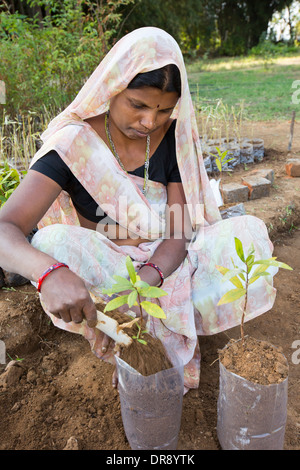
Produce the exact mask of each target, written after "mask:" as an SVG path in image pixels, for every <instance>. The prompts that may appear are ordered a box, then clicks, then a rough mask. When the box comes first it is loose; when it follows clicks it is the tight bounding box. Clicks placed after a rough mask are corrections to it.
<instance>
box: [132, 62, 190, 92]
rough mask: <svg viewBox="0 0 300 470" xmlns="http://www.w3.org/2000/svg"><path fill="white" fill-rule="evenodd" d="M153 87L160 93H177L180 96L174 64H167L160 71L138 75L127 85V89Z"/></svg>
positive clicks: (179, 85) (176, 69)
mask: <svg viewBox="0 0 300 470" xmlns="http://www.w3.org/2000/svg"><path fill="white" fill-rule="evenodd" d="M145 87H154V88H159V90H161V91H166V92H172V91H175V92H176V93H178V96H181V79H180V72H179V69H178V67H177V65H175V64H168V65H165V66H164V67H161V68H160V69H156V70H151V71H150V72H145V73H139V74H137V75H136V76H135V77H134V78H133V80H131V82H130V83H129V85H128V86H127V88H131V89H136V88H145Z"/></svg>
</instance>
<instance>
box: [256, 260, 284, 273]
mask: <svg viewBox="0 0 300 470" xmlns="http://www.w3.org/2000/svg"><path fill="white" fill-rule="evenodd" d="M253 264H263V265H265V266H275V267H277V268H283V269H288V270H290V271H293V268H291V267H290V266H289V265H288V264H285V263H281V262H280V261H275V259H274V258H269V259H262V260H260V261H255V262H254V263H253Z"/></svg>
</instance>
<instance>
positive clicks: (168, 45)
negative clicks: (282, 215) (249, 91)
mask: <svg viewBox="0 0 300 470" xmlns="http://www.w3.org/2000/svg"><path fill="white" fill-rule="evenodd" d="M167 64H175V65H177V67H178V68H179V71H180V75H181V97H180V99H179V101H178V103H177V105H176V107H175V109H174V112H173V114H172V118H174V119H175V118H176V119H177V123H176V129H175V138H176V154H177V162H178V167H179V171H180V174H181V179H182V184H183V188H184V192H185V197H186V202H187V207H188V210H189V214H190V218H191V222H192V225H193V228H194V230H197V227H199V226H200V225H209V224H213V223H215V222H216V221H218V220H220V213H219V210H218V207H217V204H216V201H215V199H214V196H213V193H212V191H211V188H210V184H209V180H208V177H207V173H206V170H205V167H204V163H203V158H202V153H201V147H200V139H199V134H198V129H197V123H196V118H195V113H194V109H193V104H192V99H191V95H190V91H189V86H188V79H187V73H186V69H185V65H184V61H183V57H182V53H181V51H180V48H179V46H178V44H177V42H176V41H175V40H174V38H173V37H172V36H170V35H169V34H168V33H166V32H165V31H163V30H161V29H159V28H154V27H145V28H139V29H137V30H135V31H133V32H131V33H129V34H127V35H126V36H124V37H123V38H122V39H120V40H119V41H118V42H117V43H116V44H115V46H114V47H113V48H112V49H111V50H110V51H109V52H108V54H107V55H106V56H105V58H104V59H103V60H102V61H101V63H100V64H99V66H98V67H97V68H96V70H95V71H94V72H93V73H92V75H91V76H90V78H89V79H88V80H87V81H86V83H85V84H84V86H83V87H82V89H81V90H80V92H79V93H78V95H77V96H76V98H75V99H74V101H73V102H72V103H71V104H70V105H69V106H68V107H67V108H66V109H65V110H64V111H63V112H62V113H60V114H59V115H58V116H57V117H56V118H54V119H53V120H52V121H51V122H50V124H49V126H48V128H47V129H46V131H45V132H44V133H43V134H42V140H43V142H44V145H43V146H42V148H41V149H40V150H39V152H37V154H36V155H35V156H34V158H33V161H32V163H33V162H34V161H36V160H37V159H38V158H39V157H40V156H42V155H44V154H45V153H46V152H47V151H49V149H52V148H56V147H57V144H58V142H59V139H61V135H62V134H61V131H63V130H64V129H65V130H67V129H70V131H69V134H70V139H71V138H72V125H77V126H78V125H79V126H84V122H83V121H84V120H85V119H87V118H91V117H94V116H97V115H99V114H101V113H104V112H105V111H106V110H107V109H108V108H109V101H110V99H111V98H112V97H113V96H114V95H116V94H118V93H120V92H121V91H123V90H124V89H125V88H126V87H127V85H128V84H129V83H130V81H131V80H132V79H133V78H134V77H135V76H136V75H137V74H138V73H143V72H148V71H151V70H155V69H158V68H161V67H163V66H165V65H167ZM69 145H70V143H69ZM67 146H68V144H67V143H66V144H65V147H66V148H65V152H67ZM63 152H64V150H63V149H62V148H61V147H60V152H59V153H60V155H62V153H63ZM69 158H70V157H69ZM140 200H142V201H143V202H144V203H146V201H145V198H144V197H143V196H141V197H140ZM96 202H98V203H99V201H96ZM151 221H153V218H152V219H151ZM150 232H151V230H150ZM144 234H145V231H144ZM154 234H155V235H157V230H155V229H154ZM149 238H151V235H150V236H149Z"/></svg>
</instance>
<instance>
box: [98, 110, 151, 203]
mask: <svg viewBox="0 0 300 470" xmlns="http://www.w3.org/2000/svg"><path fill="white" fill-rule="evenodd" d="M108 116H109V111H107V113H106V114H105V132H106V137H107V140H108V141H109V144H110V147H111V151H112V153H113V155H114V157H115V159H116V160H117V162H118V163H119V165H120V167H121V168H122V169H123V170H124V171H126V170H125V168H124V165H123V163H122V162H121V159H120V157H119V155H118V153H117V151H116V148H115V145H114V143H113V140H112V137H111V134H110V131H109V127H108ZM149 155H150V135H147V145H146V156H145V168H144V187H143V190H142V193H143V194H144V195H145V194H146V191H147V185H148V179H149ZM126 173H127V171H126Z"/></svg>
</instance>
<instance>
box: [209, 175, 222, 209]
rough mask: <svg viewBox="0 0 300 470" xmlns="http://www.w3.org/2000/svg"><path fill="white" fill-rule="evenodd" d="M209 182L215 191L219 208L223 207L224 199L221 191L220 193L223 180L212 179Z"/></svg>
mask: <svg viewBox="0 0 300 470" xmlns="http://www.w3.org/2000/svg"><path fill="white" fill-rule="evenodd" d="M209 182H210V187H211V189H212V191H213V194H214V197H215V200H216V202H217V204H218V207H220V206H223V199H222V195H221V191H220V182H221V180H215V179H211V180H209Z"/></svg>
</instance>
